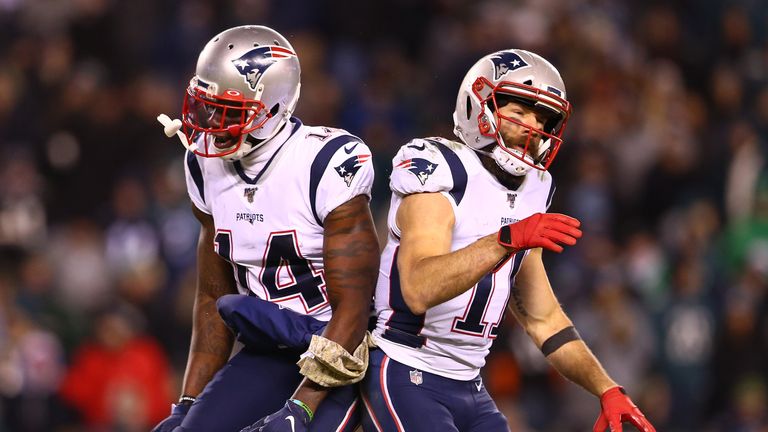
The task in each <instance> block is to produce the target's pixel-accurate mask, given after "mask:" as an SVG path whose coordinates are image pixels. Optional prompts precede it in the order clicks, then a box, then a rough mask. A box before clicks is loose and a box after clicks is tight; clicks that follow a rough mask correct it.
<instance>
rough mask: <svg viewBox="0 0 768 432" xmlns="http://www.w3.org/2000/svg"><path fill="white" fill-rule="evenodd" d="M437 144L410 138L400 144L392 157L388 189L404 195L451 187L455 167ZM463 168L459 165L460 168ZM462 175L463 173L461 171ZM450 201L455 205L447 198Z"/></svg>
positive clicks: (452, 187) (455, 203)
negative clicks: (410, 139) (406, 142)
mask: <svg viewBox="0 0 768 432" xmlns="http://www.w3.org/2000/svg"><path fill="white" fill-rule="evenodd" d="M439 145H441V144H439V143H435V142H433V141H427V140H423V139H414V140H412V141H410V142H409V143H408V144H406V145H404V146H402V147H400V151H398V152H397V155H395V158H394V159H392V175H391V176H390V177H389V188H390V189H392V192H394V193H396V194H398V195H401V196H405V195H410V194H414V193H422V192H443V193H447V192H450V191H452V190H453V189H454V182H455V179H454V174H455V172H454V171H455V167H452V166H451V164H449V163H448V161H447V160H446V158H445V156H444V153H443V151H448V152H451V154H453V153H452V151H451V150H443V151H441V150H440V148H439V147H438V146H439ZM460 169H463V166H462V167H461V168H460ZM465 177H466V174H465ZM465 186H466V181H465ZM451 202H452V204H454V205H457V204H458V203H457V202H455V200H453V199H451Z"/></svg>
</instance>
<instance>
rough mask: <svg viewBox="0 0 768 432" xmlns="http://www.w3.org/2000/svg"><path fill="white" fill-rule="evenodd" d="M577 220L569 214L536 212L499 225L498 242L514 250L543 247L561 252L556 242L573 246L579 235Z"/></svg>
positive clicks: (560, 247)
mask: <svg viewBox="0 0 768 432" xmlns="http://www.w3.org/2000/svg"><path fill="white" fill-rule="evenodd" d="M579 225H581V222H579V221H578V220H577V219H574V218H572V217H570V216H566V215H563V214H557V213H536V214H534V215H531V216H528V217H527V218H525V219H523V220H521V221H519V222H516V223H513V224H510V225H505V226H503V227H501V229H500V230H499V238H498V241H499V244H500V245H502V246H504V247H506V248H510V249H513V250H515V251H520V250H525V249H532V248H537V247H543V248H545V249H549V250H551V251H552V252H558V253H559V252H562V251H563V247H562V246H560V245H559V244H558V243H561V244H566V245H568V246H573V245H575V244H576V239H578V238H580V237H581V230H580V229H579Z"/></svg>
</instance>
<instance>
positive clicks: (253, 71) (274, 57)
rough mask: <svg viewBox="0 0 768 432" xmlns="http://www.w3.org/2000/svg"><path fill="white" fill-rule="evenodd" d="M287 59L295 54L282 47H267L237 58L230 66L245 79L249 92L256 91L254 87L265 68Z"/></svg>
mask: <svg viewBox="0 0 768 432" xmlns="http://www.w3.org/2000/svg"><path fill="white" fill-rule="evenodd" d="M289 57H296V53H294V52H293V51H291V50H289V49H286V48H283V47H279V46H275V45H267V46H261V47H258V48H254V49H252V50H250V51H248V52H247V53H245V54H243V55H242V56H240V57H239V58H236V59H235V60H232V64H234V65H235V67H236V68H237V71H238V72H239V73H240V75H242V76H243V78H245V82H247V83H248V86H250V87H251V90H256V86H257V85H258V84H259V80H261V77H262V75H264V72H266V71H267V68H269V67H270V66H272V65H273V64H275V63H276V62H277V61H278V60H279V59H284V58H289Z"/></svg>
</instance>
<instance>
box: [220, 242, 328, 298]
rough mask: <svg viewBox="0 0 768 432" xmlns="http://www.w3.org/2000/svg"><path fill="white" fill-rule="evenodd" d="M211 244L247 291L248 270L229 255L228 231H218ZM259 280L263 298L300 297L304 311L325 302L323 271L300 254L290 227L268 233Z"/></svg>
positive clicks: (248, 288)
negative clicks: (227, 262)
mask: <svg viewBox="0 0 768 432" xmlns="http://www.w3.org/2000/svg"><path fill="white" fill-rule="evenodd" d="M215 246H216V252H217V253H218V254H219V255H221V257H223V258H224V259H226V260H227V261H229V262H231V263H232V265H233V266H234V268H235V277H236V278H237V282H238V283H239V284H240V286H242V287H243V288H245V289H246V290H247V291H249V292H251V288H250V286H249V282H248V269H247V268H246V267H245V266H243V265H241V264H238V263H236V262H235V260H234V259H233V258H232V232H231V231H230V230H218V231H217V232H216V237H215ZM283 272H285V273H283ZM259 281H260V282H261V285H262V286H263V287H264V290H265V291H266V295H267V300H269V301H271V302H275V303H279V302H283V301H286V300H290V299H300V300H301V302H302V304H303V306H304V308H305V311H306V312H307V313H309V312H312V311H314V310H316V309H318V308H320V307H322V306H324V305H325V304H326V303H327V302H328V299H327V296H326V294H325V279H324V277H323V271H322V270H315V269H314V268H313V267H312V263H311V262H310V261H308V260H307V259H306V258H304V257H303V256H302V255H301V251H300V250H299V243H298V240H297V238H296V231H293V230H291V231H279V232H274V233H271V234H270V235H269V239H268V240H267V247H266V250H265V251H264V260H263V267H262V269H261V272H260V273H259Z"/></svg>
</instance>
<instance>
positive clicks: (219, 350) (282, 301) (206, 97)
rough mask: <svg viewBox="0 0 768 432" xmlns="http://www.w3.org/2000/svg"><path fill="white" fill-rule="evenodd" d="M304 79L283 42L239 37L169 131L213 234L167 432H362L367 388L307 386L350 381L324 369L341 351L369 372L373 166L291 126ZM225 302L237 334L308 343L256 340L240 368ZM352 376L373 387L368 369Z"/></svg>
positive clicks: (336, 143) (268, 32)
mask: <svg viewBox="0 0 768 432" xmlns="http://www.w3.org/2000/svg"><path fill="white" fill-rule="evenodd" d="M299 78H300V67H299V61H298V58H297V55H296V52H295V51H294V49H293V47H292V46H291V44H290V43H289V42H288V40H287V39H285V38H284V37H283V36H282V35H280V34H279V33H277V32H275V31H274V30H272V29H269V28H267V27H262V26H242V27H235V28H231V29H229V30H226V31H224V32H222V33H220V34H218V35H216V36H215V37H214V38H213V39H211V41H210V42H208V44H207V45H206V46H205V47H204V48H203V50H202V52H201V53H200V56H199V58H198V62H197V68H196V73H195V76H194V77H193V78H192V79H191V81H190V84H189V87H188V88H187V90H186V95H185V100H184V105H183V108H182V119H181V120H170V119H169V118H168V117H167V116H160V117H159V118H158V119H159V120H160V121H161V122H162V123H163V124H164V126H165V133H166V134H167V135H168V136H174V135H176V136H178V137H179V139H180V140H181V142H182V144H184V146H185V147H186V148H187V154H186V176H187V186H188V192H189V196H190V198H191V201H192V204H193V206H192V211H193V212H194V214H195V216H196V217H197V218H198V219H199V221H200V224H201V227H202V229H201V233H200V240H199V246H198V252H197V271H198V278H197V294H196V299H195V307H194V324H193V330H192V341H191V347H190V352H189V358H188V362H187V368H186V373H185V375H184V381H183V386H182V396H181V398H180V400H179V402H178V403H177V404H174V406H173V409H172V415H171V417H169V418H167V419H166V420H164V421H163V422H162V423H161V424H159V425H158V426H157V427H156V430H157V431H168V430H176V431H177V432H178V431H214V430H221V431H237V430H240V429H241V428H244V427H247V426H249V425H251V424H252V423H254V422H255V421H257V420H259V419H262V420H261V421H260V426H259V427H263V428H264V430H286V431H302V430H307V429H308V428H309V427H310V426H309V425H310V424H311V425H312V426H311V427H312V428H313V429H314V430H322V431H342V430H351V429H352V428H354V427H355V425H356V421H355V420H354V416H355V409H356V405H357V403H356V400H357V397H356V389H355V388H354V386H346V387H343V386H339V387H336V388H332V389H329V388H328V387H326V386H324V385H320V384H317V383H316V382H315V381H312V380H309V379H306V378H304V377H303V376H302V374H304V375H308V373H304V370H305V369H304V368H305V367H306V368H308V369H312V370H313V373H314V374H316V375H318V376H320V377H321V378H322V376H323V375H324V374H325V375H332V374H333V373H334V372H337V371H335V370H332V369H333V368H331V369H328V370H326V369H324V368H326V366H324V365H323V364H321V363H318V361H317V359H316V357H318V358H322V357H323V355H327V354H328V352H332V353H333V355H334V356H338V357H340V358H350V359H352V360H359V359H358V357H359V356H356V355H354V354H349V353H355V352H356V349H358V348H359V347H360V346H363V344H361V341H363V339H364V334H365V332H366V329H367V322H368V316H369V313H370V304H371V297H372V293H373V288H374V286H375V281H376V274H377V270H378V258H379V255H378V254H379V248H378V241H377V237H376V234H375V230H374V226H373V221H372V218H371V214H370V210H369V204H368V201H369V198H370V190H371V185H372V182H373V176H374V173H373V167H372V163H371V160H370V157H371V153H370V150H369V149H368V147H367V146H366V145H365V144H364V143H363V142H362V141H361V140H360V139H359V138H357V137H355V136H352V135H350V134H349V133H347V132H346V131H344V130H340V129H334V128H328V127H313V126H306V125H303V124H302V123H301V122H300V121H299V120H298V119H297V118H294V117H292V116H291V114H292V112H293V110H294V107H295V106H296V102H297V100H298V98H299V86H300V82H299ZM228 294H233V295H228ZM217 300H218V307H219V309H220V311H221V313H222V316H225V317H228V318H229V320H228V321H227V323H228V324H231V323H236V322H237V319H238V317H242V316H248V315H249V314H250V315H253V316H255V317H256V319H257V320H258V319H266V320H273V321H272V322H273V323H278V324H276V326H275V329H274V330H275V332H276V334H284V335H285V340H288V341H291V340H294V339H295V340H298V342H295V341H294V342H286V343H285V344H282V346H277V345H269V344H268V343H265V344H260V343H259V341H256V342H254V341H251V340H244V342H245V347H244V348H243V349H242V350H240V351H239V352H238V353H237V354H235V355H234V356H232V358H230V354H231V352H232V349H233V335H232V332H231V330H230V329H229V328H228V327H227V325H225V322H224V321H223V320H222V318H221V317H220V316H219V313H218V312H217ZM288 315H292V316H293V318H291V319H285V317H286V316H288ZM304 318H306V320H302V319H304ZM292 320H293V321H292ZM314 324H317V325H314ZM288 325H291V326H294V327H290V328H288V327H287V326H288ZM313 331H316V332H317V333H322V337H318V336H320V335H319V334H318V335H316V336H312V334H311V333H312V332H313ZM268 336H273V339H274V335H272V334H270V335H268ZM309 337H312V339H311V342H312V344H315V339H317V341H318V344H321V345H322V346H321V347H320V348H315V349H314V351H312V355H310V356H305V357H307V358H305V359H303V360H302V374H300V373H299V367H298V366H297V365H296V362H297V360H299V356H300V354H301V353H302V352H303V351H305V350H307V349H308V347H309V346H310V340H309ZM268 339H269V338H264V340H265V341H268ZM278 340H281V341H282V339H280V338H278ZM286 345H287V346H286ZM365 347H366V350H365V354H366V355H365V361H366V362H367V345H365ZM328 367H330V366H328ZM352 372H353V373H352V375H354V373H357V374H358V375H359V378H360V379H362V374H363V373H364V369H362V370H360V369H359V368H358V370H355V371H352ZM313 379H314V378H313ZM358 411H359V410H358ZM275 412H277V413H276V414H277V415H273V416H270V417H268V418H266V416H267V415H268V414H270V413H275ZM313 416H314V419H313ZM310 421H311V423H310ZM174 428H175V429H174ZM259 430H262V429H259Z"/></svg>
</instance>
